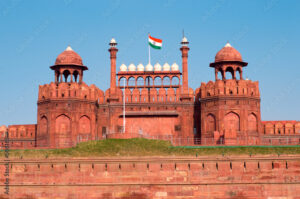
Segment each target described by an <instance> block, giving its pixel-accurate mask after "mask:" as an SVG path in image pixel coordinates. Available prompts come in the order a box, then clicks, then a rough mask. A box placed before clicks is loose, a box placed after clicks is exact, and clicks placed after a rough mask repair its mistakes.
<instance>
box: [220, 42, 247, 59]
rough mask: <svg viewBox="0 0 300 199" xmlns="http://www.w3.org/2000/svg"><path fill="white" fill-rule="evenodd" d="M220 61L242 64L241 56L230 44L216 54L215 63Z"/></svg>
mask: <svg viewBox="0 0 300 199" xmlns="http://www.w3.org/2000/svg"><path fill="white" fill-rule="evenodd" d="M222 61H239V62H242V61H243V59H242V55H241V53H240V52H239V51H237V50H236V49H235V48H233V47H232V46H231V45H230V43H228V42H227V44H226V45H225V46H224V47H223V48H222V49H221V50H220V51H219V52H218V53H217V54H216V57H215V62H222Z"/></svg>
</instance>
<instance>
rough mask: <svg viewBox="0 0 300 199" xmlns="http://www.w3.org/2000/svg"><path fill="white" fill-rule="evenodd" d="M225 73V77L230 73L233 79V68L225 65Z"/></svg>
mask: <svg viewBox="0 0 300 199" xmlns="http://www.w3.org/2000/svg"><path fill="white" fill-rule="evenodd" d="M225 73H226V79H230V75H231V79H233V77H234V75H233V73H234V71H233V68H232V67H231V66H229V67H227V68H226V70H225Z"/></svg>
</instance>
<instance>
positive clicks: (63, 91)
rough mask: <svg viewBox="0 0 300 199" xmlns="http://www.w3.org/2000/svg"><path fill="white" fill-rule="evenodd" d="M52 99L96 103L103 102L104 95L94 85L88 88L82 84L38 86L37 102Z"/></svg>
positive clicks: (64, 83)
mask: <svg viewBox="0 0 300 199" xmlns="http://www.w3.org/2000/svg"><path fill="white" fill-rule="evenodd" d="M53 99H59V100H62V99H68V100H69V99H79V100H91V101H97V102H98V103H103V102H104V93H103V91H102V90H100V89H99V88H98V87H96V86H95V85H94V84H92V85H90V86H88V85H87V84H85V83H84V82H82V83H77V82H72V83H66V82H61V83H57V84H56V83H54V82H51V83H50V84H45V85H40V86H39V96H38V101H39V102H42V101H46V100H53Z"/></svg>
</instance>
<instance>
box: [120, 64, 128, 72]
mask: <svg viewBox="0 0 300 199" xmlns="http://www.w3.org/2000/svg"><path fill="white" fill-rule="evenodd" d="M120 71H122V72H123V71H127V66H126V65H125V64H122V65H121V66H120Z"/></svg>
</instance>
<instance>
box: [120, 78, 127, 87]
mask: <svg viewBox="0 0 300 199" xmlns="http://www.w3.org/2000/svg"><path fill="white" fill-rule="evenodd" d="M126 84H127V80H126V78H125V77H121V78H120V79H119V86H120V87H121V88H124V86H125V87H126Z"/></svg>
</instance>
